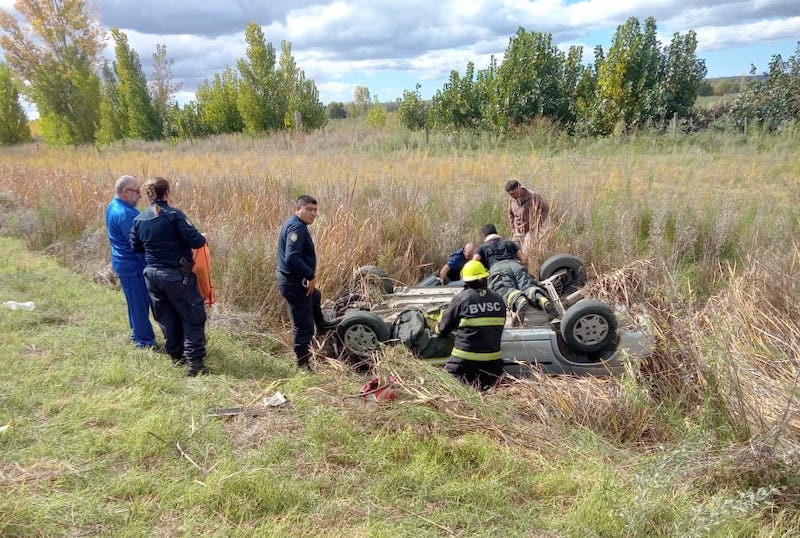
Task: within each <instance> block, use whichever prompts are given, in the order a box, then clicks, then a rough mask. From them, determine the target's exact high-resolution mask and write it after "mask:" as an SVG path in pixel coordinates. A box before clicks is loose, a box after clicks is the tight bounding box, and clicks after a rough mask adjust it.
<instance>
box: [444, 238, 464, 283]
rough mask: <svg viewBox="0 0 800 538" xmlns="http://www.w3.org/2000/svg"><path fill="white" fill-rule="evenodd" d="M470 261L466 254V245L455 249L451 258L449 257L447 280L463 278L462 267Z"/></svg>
mask: <svg viewBox="0 0 800 538" xmlns="http://www.w3.org/2000/svg"><path fill="white" fill-rule="evenodd" d="M468 261H469V260H468V259H467V258H466V256H464V247H461V248H459V249H457V250H454V251H453V253H452V254H450V258H448V259H447V264H446V265H447V267H448V268H449V270H448V271H447V280H449V281H450V282H453V281H455V280H461V269H462V268H463V267H464V264H465V263H467V262H468Z"/></svg>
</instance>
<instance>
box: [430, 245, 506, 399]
mask: <svg viewBox="0 0 800 538" xmlns="http://www.w3.org/2000/svg"><path fill="white" fill-rule="evenodd" d="M488 276H489V273H488V271H486V268H485V267H484V266H483V264H481V262H479V261H474V260H471V261H468V262H467V263H466V264H465V265H464V269H463V270H462V271H461V279H462V280H463V281H464V291H462V292H461V293H459V294H458V295H456V296H455V297H453V300H452V301H450V304H449V305H448V306H447V309H446V310H445V311H444V313H443V314H442V319H441V320H439V323H437V324H436V325H435V326H434V327H433V331H434V333H435V334H439V335H442V336H446V335H448V334H450V333H451V332H453V333H455V343H454V344H453V351H452V352H451V354H450V359H449V360H448V361H447V363H445V365H444V369H445V370H447V371H448V372H449V373H451V374H453V375H454V376H456V377H457V378H459V379H461V380H462V381H464V382H465V383H468V384H470V385H476V386H477V387H478V388H480V389H481V390H486V389H488V388H491V387H492V386H494V384H495V383H497V381H498V380H499V379H500V376H501V375H502V374H503V360H502V359H501V358H500V338H501V337H502V336H503V326H504V325H505V322H506V307H505V306H504V305H503V299H502V298H501V297H500V296H499V295H497V294H496V293H495V292H493V291H492V290H490V289H488V288H487V287H486V279H487V277H488Z"/></svg>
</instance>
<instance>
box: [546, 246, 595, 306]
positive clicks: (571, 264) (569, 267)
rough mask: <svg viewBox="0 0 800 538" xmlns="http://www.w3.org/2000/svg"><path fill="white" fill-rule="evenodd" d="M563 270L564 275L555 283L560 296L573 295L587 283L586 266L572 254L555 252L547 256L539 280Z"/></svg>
mask: <svg viewBox="0 0 800 538" xmlns="http://www.w3.org/2000/svg"><path fill="white" fill-rule="evenodd" d="M562 271H563V273H564V274H563V276H562V277H561V278H560V279H558V281H557V282H555V283H554V284H555V287H556V289H557V290H558V292H559V293H558V294H559V296H561V297H566V296H567V295H571V294H573V293H575V292H576V291H578V290H579V289H581V288H582V287H583V286H584V285H585V284H586V266H585V265H584V264H583V262H582V261H581V259H580V258H578V257H577V256H573V255H572V254H555V255H553V256H550V257H549V258H547V259H546V260H545V261H544V263H542V265H541V267H540V268H539V281H540V282H541V281H542V280H547V279H548V278H550V277H551V276H553V275H555V274H556V273H559V272H562Z"/></svg>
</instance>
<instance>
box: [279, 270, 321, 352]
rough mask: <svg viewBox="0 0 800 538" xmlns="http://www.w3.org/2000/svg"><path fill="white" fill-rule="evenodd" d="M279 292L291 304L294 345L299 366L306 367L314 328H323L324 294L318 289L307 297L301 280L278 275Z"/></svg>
mask: <svg viewBox="0 0 800 538" xmlns="http://www.w3.org/2000/svg"><path fill="white" fill-rule="evenodd" d="M278 290H279V291H280V292H281V295H283V298H284V299H286V302H287V303H288V304H289V313H290V314H291V316H292V344H293V345H294V354H295V355H296V356H297V365H298V366H305V365H307V364H308V360H309V358H310V357H311V348H310V346H311V339H312V338H314V327H315V326H317V327H320V328H321V327H322V326H323V317H322V293H320V291H319V290H318V289H316V288H314V291H313V292H312V293H311V295H309V296H306V292H307V291H308V290H306V289H305V288H304V287H303V284H302V283H301V280H300V279H295V278H291V277H287V276H286V275H284V274H281V273H279V274H278Z"/></svg>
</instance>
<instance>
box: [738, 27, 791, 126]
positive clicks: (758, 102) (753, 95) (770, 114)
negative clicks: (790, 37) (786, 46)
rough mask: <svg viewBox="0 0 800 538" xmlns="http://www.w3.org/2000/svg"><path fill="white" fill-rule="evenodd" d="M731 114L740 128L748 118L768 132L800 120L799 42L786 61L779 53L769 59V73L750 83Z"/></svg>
mask: <svg viewBox="0 0 800 538" xmlns="http://www.w3.org/2000/svg"><path fill="white" fill-rule="evenodd" d="M731 115H732V116H733V118H734V120H735V121H736V123H737V125H738V126H739V127H740V128H741V127H742V126H744V124H745V122H746V121H747V120H748V119H749V120H751V121H756V122H757V123H758V124H760V125H761V126H762V127H763V128H765V129H767V130H769V131H775V130H778V129H780V128H781V127H782V126H784V125H785V124H788V123H789V122H791V121H792V120H800V42H798V44H797V48H796V50H795V52H794V54H793V55H792V56H790V57H789V59H788V60H786V61H784V60H783V58H782V57H781V55H780V54H777V55H775V56H773V57H772V60H771V61H770V64H769V71H768V72H767V73H765V74H764V77H763V78H762V79H761V80H755V81H753V82H751V83H750V85H749V86H748V87H747V89H746V90H745V91H744V92H743V93H742V94H741V95H740V96H739V99H738V100H737V101H736V103H735V104H734V106H733V110H732V111H731Z"/></svg>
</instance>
